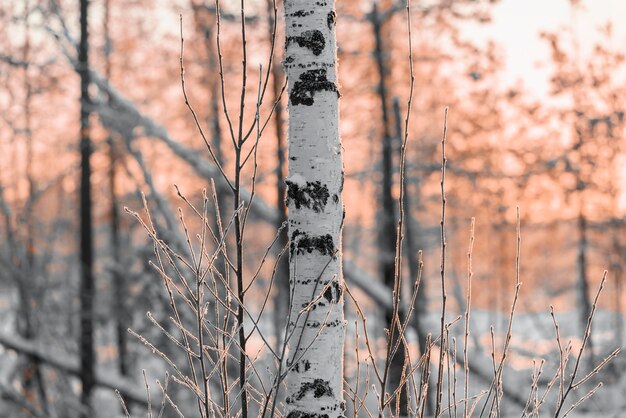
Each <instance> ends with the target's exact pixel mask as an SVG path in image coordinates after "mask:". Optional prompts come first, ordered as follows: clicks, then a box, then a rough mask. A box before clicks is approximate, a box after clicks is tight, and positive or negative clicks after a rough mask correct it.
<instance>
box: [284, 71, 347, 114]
mask: <svg viewBox="0 0 626 418" xmlns="http://www.w3.org/2000/svg"><path fill="white" fill-rule="evenodd" d="M318 91H334V92H336V93H337V95H339V92H338V91H337V86H336V85H335V83H333V82H332V81H329V80H328V78H327V77H326V69H325V68H320V69H317V70H308V71H305V72H304V73H302V74H300V79H299V80H298V81H296V82H295V83H294V85H293V88H292V89H291V94H290V95H289V98H290V100H291V104H292V105H294V106H297V105H299V104H302V105H305V106H313V96H314V95H315V93H316V92H318Z"/></svg>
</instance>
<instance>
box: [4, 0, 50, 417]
mask: <svg viewBox="0 0 626 418" xmlns="http://www.w3.org/2000/svg"><path fill="white" fill-rule="evenodd" d="M30 13H31V3H30V1H28V0H26V1H25V2H24V15H23V19H24V46H23V49H22V61H23V62H24V67H23V72H24V129H23V132H24V135H25V138H24V139H25V143H26V144H25V145H26V181H27V182H28V197H27V199H26V203H25V205H24V215H23V216H24V221H25V223H26V237H25V238H26V239H25V244H26V254H25V256H26V257H25V260H24V262H23V263H21V262H19V261H18V262H19V263H20V264H22V265H21V266H18V270H17V271H22V272H23V274H22V276H21V277H16V283H18V292H19V298H20V305H19V309H18V310H19V312H18V315H17V332H18V334H19V335H20V336H22V337H24V338H27V339H30V338H34V336H35V334H36V330H35V324H34V323H33V322H34V317H33V310H32V307H33V305H34V304H33V297H34V295H33V290H35V289H36V287H37V283H36V277H37V267H36V265H35V263H36V257H35V224H34V222H35V217H34V216H33V210H34V208H33V206H34V199H35V187H36V186H35V177H34V173H33V163H34V149H33V129H32V105H31V104H32V98H33V86H32V81H31V79H30V77H29V67H30V61H31V53H30V52H31V30H30ZM10 245H11V244H10ZM16 261H17V260H16ZM19 267H21V268H19ZM22 377H23V385H24V390H25V396H26V399H27V400H28V401H30V402H32V403H33V404H37V399H38V400H39V402H40V405H38V407H41V409H42V411H44V412H45V411H47V409H48V407H47V399H46V391H45V385H44V380H43V376H42V374H41V367H40V364H39V362H38V361H37V360H36V359H30V360H29V361H28V362H27V364H26V365H25V368H24V370H23V372H22Z"/></svg>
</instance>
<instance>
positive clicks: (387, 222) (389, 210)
mask: <svg viewBox="0 0 626 418" xmlns="http://www.w3.org/2000/svg"><path fill="white" fill-rule="evenodd" d="M371 21H372V28H373V31H374V39H375V49H374V58H375V60H376V68H377V70H378V96H379V98H380V106H381V117H382V126H383V137H382V175H383V176H382V185H381V189H380V191H381V201H382V208H381V212H382V213H381V216H382V219H381V223H380V227H379V229H378V233H379V244H380V247H381V248H380V254H379V257H380V271H381V275H382V277H383V281H384V283H385V285H386V286H387V287H388V288H389V292H391V291H392V289H394V282H395V271H396V268H395V256H396V222H397V208H396V201H395V199H394V197H393V191H392V189H393V137H392V135H391V132H390V129H391V128H390V124H391V120H390V117H389V107H388V105H389V104H388V99H387V93H388V92H387V82H386V81H387V76H388V74H389V69H388V67H387V60H386V59H385V54H386V52H385V46H384V44H383V33H382V21H381V16H380V13H379V10H378V3H377V2H374V6H373V9H372V15H371ZM402 320H403V319H402ZM392 321H393V312H389V311H388V312H387V313H386V314H385V322H386V323H387V327H388V328H389V329H391V327H392V326H393V324H392ZM394 335H396V339H397V338H398V337H399V336H398V335H397V333H395V334H394ZM391 344H392V346H395V345H396V341H392V343H391ZM404 366H405V352H404V345H403V344H400V346H399V347H398V351H397V352H396V354H395V356H393V358H392V359H391V366H390V369H389V390H388V392H389V393H393V392H395V390H396V389H397V388H398V387H399V386H400V382H401V381H402V375H403V370H404ZM399 402H400V403H399V405H398V406H399V412H400V415H401V416H406V415H407V414H408V405H407V393H406V389H403V390H402V391H400V399H399ZM392 410H394V411H395V410H396V407H395V402H393V405H392Z"/></svg>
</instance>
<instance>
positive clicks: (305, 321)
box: [284, 0, 346, 418]
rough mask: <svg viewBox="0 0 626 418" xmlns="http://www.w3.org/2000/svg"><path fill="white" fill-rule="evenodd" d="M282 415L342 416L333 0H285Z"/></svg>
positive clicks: (339, 165)
mask: <svg viewBox="0 0 626 418" xmlns="http://www.w3.org/2000/svg"><path fill="white" fill-rule="evenodd" d="M285 25H286V34H285V35H286V54H285V61H284V62H285V64H284V65H285V70H286V72H287V76H288V79H289V86H288V92H289V176H288V178H287V187H288V189H287V207H288V208H289V234H290V238H291V245H290V259H289V278H290V287H291V294H292V300H291V308H290V316H289V328H288V334H287V338H288V339H289V340H288V349H289V351H288V353H289V354H288V357H287V367H288V372H287V392H286V394H287V398H286V400H285V404H286V416H287V417H288V418H302V417H319V418H322V417H324V418H332V417H339V416H343V411H344V409H345V403H344V402H343V341H344V336H345V327H346V326H345V321H344V317H343V292H342V288H343V276H342V270H341V229H342V226H343V200H342V197H341V192H342V189H343V164H342V157H341V143H340V140H339V92H338V89H337V66H336V44H335V11H334V1H333V0H322V1H318V2H310V1H308V0H285Z"/></svg>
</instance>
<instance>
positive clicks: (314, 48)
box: [287, 29, 326, 56]
mask: <svg viewBox="0 0 626 418" xmlns="http://www.w3.org/2000/svg"><path fill="white" fill-rule="evenodd" d="M291 42H295V43H297V44H298V46H299V47H300V48H307V49H310V50H311V52H313V55H315V56H318V55H319V54H321V53H322V51H323V50H324V47H326V39H324V34H322V32H320V31H319V30H317V29H313V30H305V31H304V32H302V33H301V34H300V35H299V36H289V37H287V46H288V45H289V44H290V43H291Z"/></svg>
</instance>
